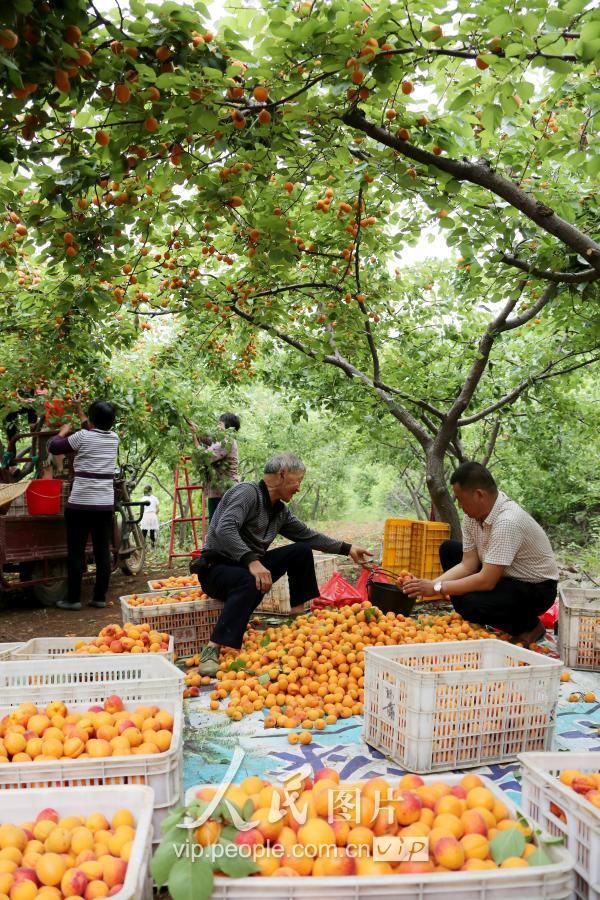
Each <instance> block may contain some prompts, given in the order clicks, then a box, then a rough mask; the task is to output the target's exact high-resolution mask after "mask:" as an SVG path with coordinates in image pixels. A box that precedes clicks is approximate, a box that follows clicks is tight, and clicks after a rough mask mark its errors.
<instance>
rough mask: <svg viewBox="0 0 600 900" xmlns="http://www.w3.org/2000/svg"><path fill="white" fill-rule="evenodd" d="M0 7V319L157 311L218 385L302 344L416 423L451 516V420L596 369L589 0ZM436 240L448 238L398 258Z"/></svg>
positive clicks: (434, 490)
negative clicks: (206, 358) (219, 13)
mask: <svg viewBox="0 0 600 900" xmlns="http://www.w3.org/2000/svg"><path fill="white" fill-rule="evenodd" d="M2 16H3V21H2V28H1V29H0V48H1V52H0V77H1V85H2V95H1V98H0V99H1V104H2V113H3V115H2V122H3V125H2V127H1V129H0V160H2V162H1V163H0V165H1V166H2V174H3V185H2V188H0V192H1V194H2V200H3V201H4V204H5V208H6V215H5V218H4V221H3V223H2V230H1V232H0V253H1V254H2V256H1V257H0V265H1V266H2V271H1V272H0V285H1V286H2V289H3V291H4V292H5V295H4V296H5V298H6V299H5V302H6V303H7V310H6V312H5V318H6V313H7V312H8V302H9V299H8V298H10V302H11V304H14V305H15V306H18V307H20V308H21V307H22V305H23V304H24V303H25V304H27V303H29V304H30V305H31V307H32V308H35V307H36V306H37V307H43V308H44V309H45V310H50V311H51V315H52V316H53V317H54V319H55V321H56V324H57V325H58V328H59V329H62V330H63V331H64V329H65V325H68V327H69V330H70V333H71V334H72V335H73V340H74V341H76V340H77V339H78V338H77V336H78V335H80V334H81V333H82V327H81V326H82V325H83V323H86V322H87V323H92V324H89V325H88V328H94V329H96V330H97V333H104V332H105V331H106V330H107V329H111V328H114V327H115V325H114V323H115V322H116V323H118V330H119V333H120V334H121V335H122V336H123V337H121V338H120V339H122V340H132V339H133V338H132V336H131V331H132V330H134V331H135V330H136V329H139V328H141V327H142V326H143V325H146V326H148V323H150V322H151V321H152V319H156V318H157V317H159V316H169V317H173V318H174V320H175V321H176V322H177V325H176V328H177V329H178V330H179V333H180V334H187V339H188V340H189V341H192V340H193V341H195V342H196V344H197V346H198V351H199V352H201V353H203V354H207V355H210V356H211V358H212V359H213V360H214V364H215V366H216V367H217V368H218V367H219V366H222V367H225V368H227V369H228V371H229V373H230V377H233V378H234V379H244V378H246V377H248V376H249V375H252V374H253V365H254V359H255V357H256V355H257V354H259V353H261V352H263V351H266V352H269V353H275V352H277V348H281V347H287V348H291V349H293V350H294V351H295V352H296V353H297V354H298V359H302V360H303V363H302V365H304V366H309V367H315V368H316V369H317V370H321V371H322V369H323V366H328V367H331V368H332V369H333V370H335V371H337V372H338V373H340V375H343V376H344V377H345V378H347V379H348V380H349V381H350V382H351V384H352V386H353V390H354V396H355V397H356V402H357V403H372V402H375V403H377V404H380V405H381V406H382V408H383V409H385V410H386V411H387V412H388V413H389V415H391V416H393V417H394V419H395V420H396V421H397V422H398V423H399V424H400V425H402V426H403V428H405V429H407V430H408V432H410V434H411V435H412V437H413V438H414V440H415V441H416V442H417V443H418V445H419V447H420V448H421V452H422V454H423V457H424V459H425V464H426V469H427V482H428V487H429V491H430V493H431V496H432V500H433V502H434V504H435V507H436V509H437V511H438V513H439V514H440V515H441V517H443V518H444V519H446V520H448V521H450V522H452V523H453V525H454V527H455V528H456V527H457V518H456V513H455V511H454V509H453V506H452V503H451V501H450V497H449V494H448V492H447V489H446V486H445V479H444V470H443V464H444V458H445V457H446V455H447V454H450V455H452V456H454V458H456V459H457V460H460V459H462V458H463V457H464V450H463V447H462V443H461V434H462V432H463V431H464V429H466V428H467V427H468V426H470V425H473V424H475V423H477V422H481V421H488V422H489V423H490V425H489V435H488V437H489V441H488V450H489V452H491V448H492V447H493V441H494V436H495V434H497V431H498V428H499V427H500V426H499V422H500V417H501V416H502V415H503V411H505V410H506V409H507V407H509V406H510V405H511V404H514V403H515V402H517V401H518V400H519V398H521V397H523V396H524V395H525V394H526V393H528V392H532V391H535V390H536V389H537V388H536V386H538V387H539V385H541V384H543V382H544V380H546V379H548V378H549V377H552V376H554V375H559V374H561V373H565V372H568V371H572V370H574V369H575V368H576V367H578V366H583V365H586V364H589V363H590V362H592V361H595V360H596V359H597V355H598V354H597V349H598V314H597V306H595V305H594V301H596V300H597V298H598V293H597V282H598V279H599V278H600V246H599V245H598V243H597V242H596V241H595V240H594V232H595V231H597V226H598V210H597V201H596V188H595V185H596V184H597V176H598V173H599V172H600V155H599V154H598V153H597V151H596V149H595V144H594V138H595V135H596V134H597V128H598V115H597V113H598V102H599V97H600V95H599V93H598V91H597V62H598V58H599V55H600V13H599V12H598V10H597V9H593V8H592V7H590V5H589V4H586V3H585V0H567V2H564V3H561V4H559V5H549V4H547V3H536V2H532V3H530V4H528V5H527V6H524V7H519V10H518V11H515V12H513V13H509V12H507V11H506V9H505V5H504V4H503V3H501V2H499V0H488V2H486V3H480V4H476V5H474V4H470V3H467V2H465V0H458V3H455V2H452V3H450V2H448V0H442V2H438V3H436V4H434V3H432V2H424V3H420V4H419V5H416V4H414V3H413V2H412V0H406V2H392V0H377V2H372V3H361V2H358V0H314V2H300V3H290V2H287V0H280V2H270V0H263V2H261V3H257V4H256V8H255V7H254V6H252V7H250V6H248V5H243V6H242V8H237V7H236V8H235V9H233V10H232V14H231V15H230V16H226V17H224V18H223V19H222V20H221V21H220V22H219V23H218V28H217V29H213V28H211V27H210V26H209V24H208V10H207V9H206V7H205V6H204V4H203V3H201V2H193V3H190V4H189V5H188V6H180V5H179V4H177V3H174V2H165V3H155V4H151V3H150V4H146V3H142V2H140V0H130V3H129V7H128V10H125V11H122V10H121V7H120V6H119V5H118V4H115V10H114V12H112V13H110V14H108V13H103V12H102V11H100V10H98V8H97V6H96V5H95V4H94V3H93V2H88V0H78V2H74V0H73V2H70V3H69V4H66V5H65V4H62V3H61V4H59V3H57V2H53V0H17V2H15V3H14V4H13V5H12V8H11V10H10V11H6V10H4V11H3V13H2ZM595 79H596V82H595ZM438 232H439V233H440V234H442V235H444V237H445V244H446V246H447V247H448V248H450V253H452V254H455V255H453V256H452V259H451V261H450V260H449V259H448V258H447V257H444V259H443V260H442V261H439V262H438V264H437V267H433V266H429V268H427V267H420V268H419V269H418V270H417V271H412V269H411V265H410V263H411V247H413V246H415V244H416V243H417V241H418V239H419V237H420V236H421V235H422V234H423V233H438ZM34 271H38V272H40V273H41V275H39V276H38V277H39V278H40V281H39V282H38V283H37V284H32V283H28V280H31V279H32V273H33V272H34ZM20 279H25V281H24V282H23V283H21V282H20ZM59 319H62V320H63V321H62V322H60V323H59V322H58V320H59ZM83 333H85V328H83ZM88 333H89V332H88ZM258 335H263V336H264V339H261V340H259V339H258ZM59 336H60V332H59ZM7 375H10V373H7Z"/></svg>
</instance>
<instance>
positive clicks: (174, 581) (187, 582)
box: [148, 573, 200, 591]
mask: <svg viewBox="0 0 600 900" xmlns="http://www.w3.org/2000/svg"><path fill="white" fill-rule="evenodd" d="M199 585H200V582H199V581H198V576H197V575H196V574H195V573H194V574H192V575H165V577H164V578H154V579H153V580H151V581H149V582H148V590H149V591H165V590H166V591H168V590H171V589H172V588H177V589H178V588H188V587H199Z"/></svg>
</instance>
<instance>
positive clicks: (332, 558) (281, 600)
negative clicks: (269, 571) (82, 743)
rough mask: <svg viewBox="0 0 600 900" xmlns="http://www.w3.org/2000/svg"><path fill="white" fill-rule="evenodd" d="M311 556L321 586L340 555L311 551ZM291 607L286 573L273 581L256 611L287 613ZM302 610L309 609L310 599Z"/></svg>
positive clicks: (307, 610)
mask: <svg viewBox="0 0 600 900" xmlns="http://www.w3.org/2000/svg"><path fill="white" fill-rule="evenodd" d="M313 556H314V561H315V574H316V576H317V584H318V585H319V587H322V586H323V585H324V584H325V583H326V582H327V581H329V579H330V578H331V576H332V575H333V573H334V572H335V571H336V569H337V561H338V560H339V559H340V556H339V555H332V554H331V553H313ZM311 599H314V598H311ZM291 609H292V607H291V604H290V585H289V581H288V577H287V575H284V576H283V577H282V578H280V579H279V581H277V582H275V584H274V585H273V587H272V588H271V590H270V591H269V592H268V593H266V594H265V596H264V597H263V599H262V600H261V602H260V605H259V606H257V608H256V612H257V613H272V614H275V615H277V614H279V615H289V613H290V612H291ZM303 611H304V612H309V611H310V601H309V602H308V603H305V604H304V607H303Z"/></svg>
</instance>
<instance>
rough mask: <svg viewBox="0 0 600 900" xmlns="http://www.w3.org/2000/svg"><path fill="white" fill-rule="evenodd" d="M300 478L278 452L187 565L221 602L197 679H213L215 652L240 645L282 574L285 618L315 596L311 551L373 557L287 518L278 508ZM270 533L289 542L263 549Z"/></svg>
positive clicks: (232, 497)
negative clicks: (285, 580)
mask: <svg viewBox="0 0 600 900" xmlns="http://www.w3.org/2000/svg"><path fill="white" fill-rule="evenodd" d="M305 472H306V468H305V466H304V463H303V462H302V461H301V460H300V459H298V457H297V456H294V454H293V453H278V454H276V455H275V456H272V457H271V458H270V459H269V460H268V461H267V463H266V464H265V468H264V477H263V478H262V479H261V481H258V482H256V481H243V482H241V484H236V485H234V486H233V487H232V488H230V489H229V490H228V491H227V492H226V493H225V494H224V496H223V498H222V500H221V502H220V503H219V506H218V507H217V509H216V511H215V514H214V516H213V518H212V521H211V523H210V528H209V530H208V535H207V537H206V541H205V544H204V547H203V550H202V555H201V556H200V557H198V558H197V559H195V560H194V561H193V562H192V563H191V566H190V569H191V571H192V572H195V573H196V574H197V575H198V579H199V581H200V584H201V585H202V590H203V591H205V592H206V593H207V594H208V595H209V597H214V598H215V599H216V600H222V601H223V603H224V606H223V611H222V613H221V615H220V617H219V621H218V622H217V624H216V625H215V628H214V630H213V633H212V635H211V639H210V641H209V643H208V644H207V645H206V647H205V648H204V649H203V651H202V655H201V657H200V666H199V668H198V672H199V673H200V674H201V675H211V676H213V675H215V674H216V673H217V670H218V668H219V648H220V646H221V645H224V646H227V647H234V648H237V649H239V648H240V647H241V646H242V641H243V638H244V633H245V631H246V628H247V626H248V622H249V621H250V617H251V615H252V613H253V612H254V610H255V609H256V607H257V606H258V605H259V603H260V602H261V600H262V598H263V594H265V593H266V592H267V591H269V590H270V589H271V586H272V585H273V584H274V583H275V582H276V581H278V579H279V578H281V577H282V576H283V575H285V574H286V573H287V576H288V580H289V585H290V602H291V605H292V612H297V611H299V609H301V608H302V605H303V604H304V603H306V602H307V601H309V600H313V599H314V598H315V597H318V596H319V587H318V585H317V579H316V576H315V566H314V560H313V553H312V551H313V549H314V550H322V551H323V552H325V553H339V554H343V555H344V556H349V557H350V558H351V559H352V560H353V561H354V562H355V563H357V564H360V563H363V562H366V560H367V558H368V557H369V556H372V555H373V554H372V553H371V552H370V551H369V550H366V549H365V548H364V547H358V546H357V545H355V544H348V543H346V542H345V541H338V540H336V539H335V538H332V537H328V536H327V535H326V534H320V532H318V531H314V530H313V529H312V528H309V527H308V526H307V525H305V524H304V522H301V521H300V519H297V518H296V516H294V515H293V514H292V513H291V512H290V510H289V509H288V507H287V506H286V504H287V503H289V501H290V500H291V499H292V497H293V496H294V494H297V493H298V491H299V490H300V485H301V484H302V479H303V478H304V474H305ZM278 534H281V535H283V537H285V538H287V539H288V540H290V541H293V543H291V544H288V545H286V546H284V547H277V548H276V549H274V550H269V546H270V545H271V544H272V542H273V540H274V539H275V537H276V536H277V535H278Z"/></svg>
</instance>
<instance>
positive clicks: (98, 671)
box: [0, 653, 183, 849]
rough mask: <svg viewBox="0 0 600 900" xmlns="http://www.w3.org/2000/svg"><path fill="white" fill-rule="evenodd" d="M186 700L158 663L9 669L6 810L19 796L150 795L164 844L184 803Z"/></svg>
mask: <svg viewBox="0 0 600 900" xmlns="http://www.w3.org/2000/svg"><path fill="white" fill-rule="evenodd" d="M182 690H183V675H182V674H181V673H180V672H179V670H178V669H177V668H176V667H175V666H174V665H173V664H172V663H170V662H169V661H168V660H166V659H164V658H163V657H159V656H156V655H155V654H153V655H150V654H146V655H142V654H140V655H137V656H133V655H130V654H127V655H125V654H116V653H115V654H107V655H102V656H98V657H85V658H84V659H77V658H76V657H75V656H73V657H71V656H64V657H62V659H61V662H60V666H58V665H57V664H56V661H55V660H52V659H45V660H34V659H30V660H23V661H20V662H18V661H9V662H6V663H3V664H2V666H0V809H2V803H3V801H2V795H3V791H5V790H8V789H11V788H31V787H48V788H51V787H54V786H56V785H62V786H64V787H69V786H85V785H87V786H94V785H103V784H110V785H132V784H142V785H148V786H149V787H151V788H153V790H154V816H153V826H154V834H155V839H156V840H158V839H159V829H160V822H161V820H162V819H163V818H164V816H165V815H166V814H167V813H168V811H169V809H170V808H171V807H172V806H174V805H177V804H178V803H180V802H181V799H182V796H183V794H182V791H183V787H182V780H183V710H182V698H181V694H182ZM0 849H1V848H0Z"/></svg>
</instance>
